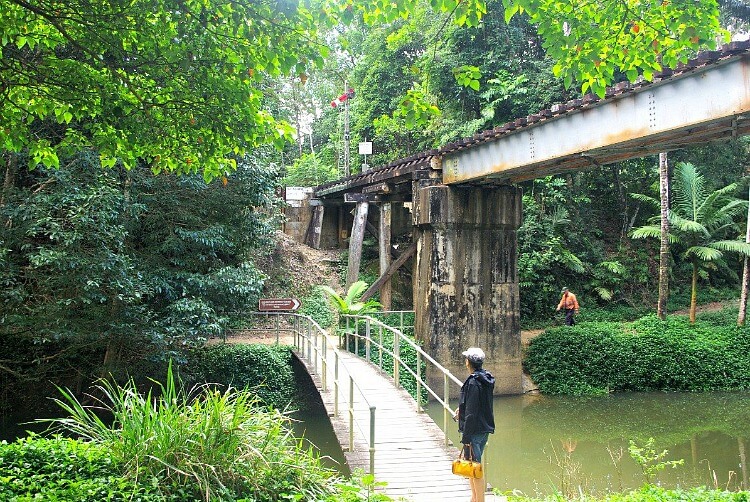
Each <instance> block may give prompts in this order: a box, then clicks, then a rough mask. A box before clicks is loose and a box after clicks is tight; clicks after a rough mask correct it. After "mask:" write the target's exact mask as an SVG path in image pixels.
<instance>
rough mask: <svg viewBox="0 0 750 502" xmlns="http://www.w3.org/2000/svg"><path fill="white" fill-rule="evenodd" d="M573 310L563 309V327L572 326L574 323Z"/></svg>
mask: <svg viewBox="0 0 750 502" xmlns="http://www.w3.org/2000/svg"><path fill="white" fill-rule="evenodd" d="M575 313H576V311H575V309H565V325H566V326H574V325H575V323H576V318H575Z"/></svg>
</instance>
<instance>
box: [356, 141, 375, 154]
mask: <svg viewBox="0 0 750 502" xmlns="http://www.w3.org/2000/svg"><path fill="white" fill-rule="evenodd" d="M359 154H360V155H372V141H365V142H362V143H360V144H359Z"/></svg>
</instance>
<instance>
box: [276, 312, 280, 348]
mask: <svg viewBox="0 0 750 502" xmlns="http://www.w3.org/2000/svg"><path fill="white" fill-rule="evenodd" d="M280 321H281V314H276V345H278V344H279V329H280V326H279V322H280Z"/></svg>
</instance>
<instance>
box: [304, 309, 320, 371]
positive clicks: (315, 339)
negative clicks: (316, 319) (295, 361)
mask: <svg viewBox="0 0 750 502" xmlns="http://www.w3.org/2000/svg"><path fill="white" fill-rule="evenodd" d="M307 322H308V324H309V325H310V329H311V330H312V332H313V333H312V339H313V353H314V354H315V358H314V360H313V370H314V371H315V373H317V372H318V355H319V354H320V353H319V352H318V330H317V329H313V326H312V322H310V321H307Z"/></svg>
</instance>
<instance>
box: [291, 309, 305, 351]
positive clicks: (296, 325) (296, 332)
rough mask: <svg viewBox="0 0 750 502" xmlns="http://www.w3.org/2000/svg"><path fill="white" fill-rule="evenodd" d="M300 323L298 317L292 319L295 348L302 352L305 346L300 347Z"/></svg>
mask: <svg viewBox="0 0 750 502" xmlns="http://www.w3.org/2000/svg"><path fill="white" fill-rule="evenodd" d="M301 325H302V322H301V321H300V318H299V316H297V317H295V318H294V336H295V337H296V339H297V348H298V349H299V351H300V352H302V351H303V350H304V349H305V346H304V345H302V333H301V332H300V331H301V329H302V327H301Z"/></svg>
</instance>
